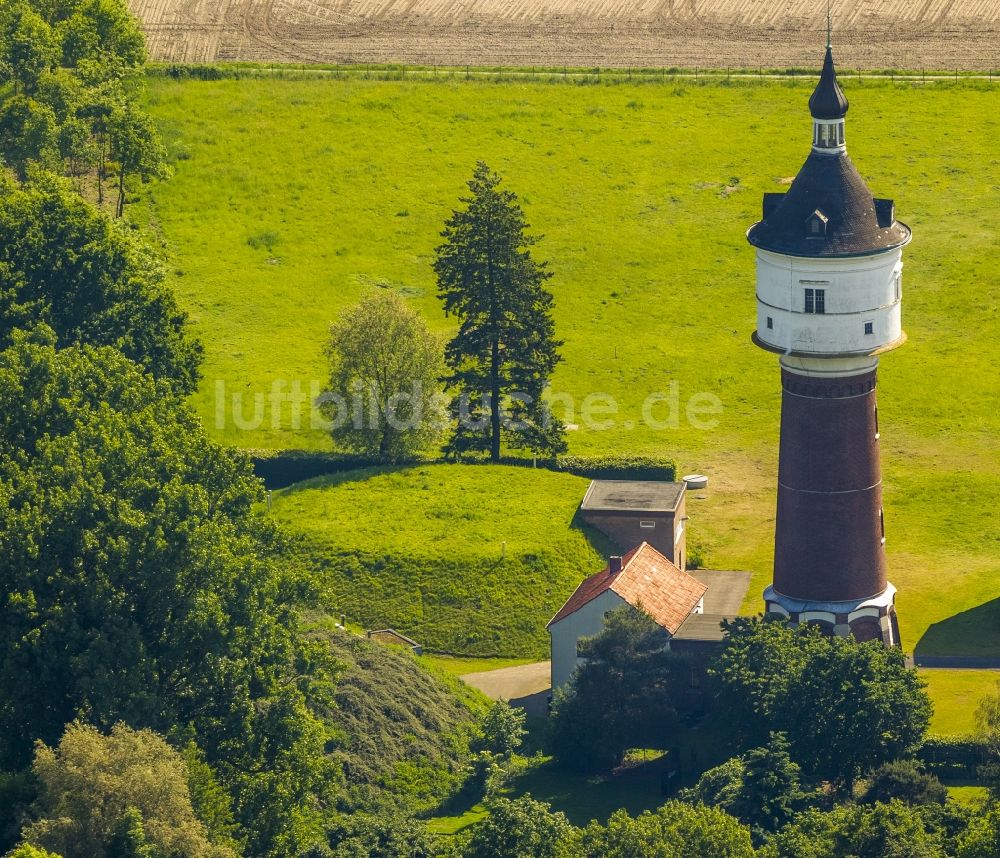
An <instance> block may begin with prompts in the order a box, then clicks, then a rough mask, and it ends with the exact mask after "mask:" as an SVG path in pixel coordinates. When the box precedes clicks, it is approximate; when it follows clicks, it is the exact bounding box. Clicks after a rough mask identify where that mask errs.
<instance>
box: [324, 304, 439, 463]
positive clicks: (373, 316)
mask: <svg viewBox="0 0 1000 858" xmlns="http://www.w3.org/2000/svg"><path fill="white" fill-rule="evenodd" d="M327 354H328V355H329V358H330V380H329V383H328V384H327V388H326V390H324V391H323V394H322V397H323V411H324V413H325V414H326V416H327V417H328V419H329V420H330V422H331V433H332V435H333V440H334V442H335V443H336V444H338V445H339V446H342V447H346V448H347V449H348V450H351V451H353V452H356V453H359V454H361V455H365V456H371V457H373V458H374V459H376V460H377V461H380V462H399V461H404V460H406V459H408V458H410V457H411V456H413V455H414V454H415V453H418V452H419V451H420V450H423V449H425V448H427V447H428V446H430V445H431V444H432V443H433V442H434V441H435V440H436V439H437V437H438V436H439V435H440V433H441V430H442V428H443V422H444V413H443V409H442V402H441V397H442V394H441V390H440V387H441V385H440V378H441V376H442V374H443V373H444V359H443V355H442V352H441V344H440V343H439V342H438V340H437V338H436V337H435V335H434V334H432V333H431V332H430V331H429V330H428V328H427V324H426V323H425V322H424V321H423V319H422V318H421V317H420V315H419V314H418V313H417V312H416V311H415V310H413V309H412V308H411V307H409V306H408V305H407V304H406V303H405V302H404V301H403V299H402V298H400V297H399V296H398V295H396V294H394V293H392V292H387V291H384V290H380V291H378V292H370V293H368V294H366V295H365V296H364V297H363V298H362V299H361V301H360V302H359V303H358V304H356V305H355V306H353V307H350V308H349V309H347V310H345V311H344V312H343V313H342V314H341V315H340V318H339V319H338V320H337V321H336V322H334V324H333V325H332V326H331V328H330V341H329V344H328V346H327Z"/></svg>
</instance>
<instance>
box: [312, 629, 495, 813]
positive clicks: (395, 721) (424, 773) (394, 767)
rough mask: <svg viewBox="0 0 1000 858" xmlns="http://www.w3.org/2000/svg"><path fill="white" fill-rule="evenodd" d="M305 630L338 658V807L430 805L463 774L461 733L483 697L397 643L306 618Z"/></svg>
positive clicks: (474, 719)
mask: <svg viewBox="0 0 1000 858" xmlns="http://www.w3.org/2000/svg"><path fill="white" fill-rule="evenodd" d="M311 626H312V629H311V631H310V633H309V634H310V636H312V637H314V638H321V639H322V640H325V641H327V642H328V643H329V645H330V648H331V650H332V651H333V653H334V655H335V656H336V658H337V659H338V661H340V663H341V664H343V665H344V668H345V670H344V673H343V675H342V676H341V677H340V679H339V680H338V683H337V693H336V702H337V715H336V721H337V726H338V728H339V733H340V741H339V742H338V744H337V747H336V749H335V750H334V751H333V753H334V755H335V756H336V757H337V759H338V760H339V761H340V763H341V764H342V766H343V771H344V779H345V783H346V788H347V796H346V801H345V805H346V807H345V809H347V810H351V809H359V808H360V809H371V808H373V807H377V806H385V805H386V804H397V805H405V806H406V807H407V808H408V809H409V810H412V811H420V810H424V809H427V808H430V807H434V806H436V805H437V804H438V803H439V802H440V801H441V800H443V799H445V798H447V796H448V795H449V794H450V793H451V792H452V791H454V790H455V789H456V788H457V787H458V786H459V785H460V783H461V780H462V777H463V764H464V763H465V762H466V760H467V758H468V747H469V739H470V737H471V736H472V733H473V730H474V728H475V725H476V724H477V723H478V720H479V718H480V717H481V716H482V714H483V713H484V712H485V710H486V707H487V705H488V701H486V700H485V698H483V697H482V696H481V695H479V694H478V693H477V692H475V691H473V690H472V689H470V688H469V687H468V686H466V685H464V684H463V683H461V682H459V681H458V680H456V679H454V678H453V677H450V676H448V675H446V674H444V673H442V672H440V671H436V670H433V669H430V670H428V668H426V667H425V666H423V665H421V664H418V663H417V661H416V659H415V657H414V656H413V655H411V654H410V653H409V652H408V651H406V650H404V649H398V648H395V647H388V646H384V645H382V644H376V643H371V642H369V641H368V640H366V639H364V638H361V637H358V636H357V635H354V634H351V633H349V632H344V631H340V630H337V629H335V628H333V623H332V621H331V620H329V619H327V618H323V617H319V618H313V620H312V622H311Z"/></svg>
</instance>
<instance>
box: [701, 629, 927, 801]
mask: <svg viewBox="0 0 1000 858" xmlns="http://www.w3.org/2000/svg"><path fill="white" fill-rule="evenodd" d="M713 673H714V674H715V675H716V677H717V678H718V680H719V682H720V695H719V700H718V705H719V706H720V707H721V708H722V710H723V711H725V712H727V713H728V717H730V718H731V719H732V724H733V727H734V729H735V730H736V731H737V732H738V733H741V734H742V735H744V736H746V737H747V738H748V739H749V740H751V741H753V740H755V739H757V738H758V737H764V736H766V735H767V733H768V732H769V731H781V732H783V733H785V734H786V735H787V736H788V740H789V742H790V744H791V751H792V757H793V759H795V760H796V761H800V762H801V764H802V765H803V767H805V769H806V771H808V772H809V773H810V774H814V775H816V776H819V777H823V778H828V779H830V780H834V781H837V782H839V783H841V784H846V785H848V786H849V785H850V784H852V783H853V781H854V779H855V778H856V777H857V776H858V775H859V774H861V773H862V772H864V771H867V770H870V769H872V768H875V767H877V766H879V765H881V764H882V763H884V762H888V761H890V760H893V759H898V758H900V757H903V756H905V755H907V754H909V753H911V752H913V751H915V750H916V749H917V747H919V745H920V743H921V740H922V739H923V736H924V733H925V732H926V731H927V724H928V721H929V719H930V701H929V700H928V698H927V694H926V692H925V691H924V689H923V684H922V682H921V680H920V678H919V675H918V674H917V673H916V671H914V670H911V669H908V668H907V667H906V664H905V659H904V656H903V653H902V652H900V651H899V650H897V649H893V648H886V647H883V646H880V645H873V644H859V643H856V642H855V641H853V640H851V639H848V638H840V637H825V636H823V635H822V634H821V633H820V632H819V630H818V629H816V628H815V627H811V626H801V627H798V628H795V627H791V626H788V625H786V624H785V623H784V622H783V621H779V620H771V619H767V620H761V619H760V618H753V619H751V618H740V619H737V620H735V621H733V622H731V623H728V624H727V626H726V640H725V644H724V647H723V650H722V653H721V654H720V656H719V658H718V659H717V661H716V664H715V666H714V667H713Z"/></svg>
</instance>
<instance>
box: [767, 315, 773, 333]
mask: <svg viewBox="0 0 1000 858" xmlns="http://www.w3.org/2000/svg"><path fill="white" fill-rule="evenodd" d="M767 329H768V330H769V331H771V330H774V319H772V318H771V317H770V316H768V317H767Z"/></svg>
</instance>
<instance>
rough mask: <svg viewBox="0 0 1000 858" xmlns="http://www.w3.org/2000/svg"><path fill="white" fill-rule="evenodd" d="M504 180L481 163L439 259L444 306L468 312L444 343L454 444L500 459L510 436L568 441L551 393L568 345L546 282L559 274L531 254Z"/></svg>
mask: <svg viewBox="0 0 1000 858" xmlns="http://www.w3.org/2000/svg"><path fill="white" fill-rule="evenodd" d="M500 181H501V180H500V176H498V175H497V174H496V173H494V172H493V171H492V170H490V168H489V167H487V166H486V164H484V163H483V162H482V161H480V162H479V163H478V164H477V165H476V169H475V171H474V173H473V176H472V179H471V180H470V181H469V190H470V191H471V196H469V197H463V198H462V202H464V203H466V208H465V209H462V210H460V211H456V212H454V213H453V214H452V216H451V217H450V218H449V219H448V221H447V223H446V224H445V229H444V232H442V233H441V235H442V237H443V238H444V240H445V241H444V244H442V245H441V246H440V247H438V248H437V258H436V259H435V262H434V270H435V272H436V273H437V278H438V290H439V295H440V297H441V298H442V299H443V300H444V308H445V312H446V313H447V314H448V315H449V316H457V317H458V319H459V329H458V333H457V334H456V335H455V338H454V339H453V340H452V341H451V342H450V343H449V344H448V346H447V348H446V350H445V358H446V360H447V363H448V366H449V368H450V371H451V372H450V375H449V376H448V377H447V378H446V382H447V383H448V385H449V387H450V388H451V389H452V390H453V391H454V392H455V394H456V396H455V399H454V402H453V405H452V408H453V416H454V418H455V419H456V421H457V426H456V429H455V432H454V434H453V435H452V438H451V440H450V442H449V443H448V446H447V447H446V451H447V452H450V453H453V454H456V455H458V454H461V453H465V452H468V451H488V452H489V454H490V457H491V458H492V460H493V461H499V459H500V450H501V445H502V443H504V442H505V443H506V444H507V445H508V446H510V447H512V448H518V449H528V450H531V451H533V452H537V453H560V452H563V451H564V450H565V446H566V445H565V441H564V439H563V431H564V429H563V426H562V424H561V423H560V422H558V421H557V420H555V419H554V418H553V417H552V415H551V414H549V413H548V411H547V409H546V407H545V403H544V401H543V396H542V394H543V392H544V390H545V387H546V385H547V384H548V381H549V378H550V376H551V375H552V371H553V370H554V369H555V366H556V364H557V363H558V362H559V360H560V357H559V354H558V348H559V346H561V345H562V343H561V342H560V341H559V340H557V339H556V338H555V326H554V324H553V321H552V295H551V294H550V293H549V292H548V291H546V289H545V288H544V283H545V281H546V280H548V279H549V277H551V273H550V272H549V271H547V270H546V268H545V264H544V263H540V262H536V261H535V259H534V258H532V256H531V251H530V248H531V246H532V245H533V244H535V242H536V240H537V239H536V238H535V237H533V236H530V235H527V234H526V232H525V230H526V229H527V223H526V222H525V219H524V212H522V211H521V207H520V205H519V204H518V201H517V197H516V195H515V194H514V193H512V192H511V191H507V190H501V189H500V187H499V186H500Z"/></svg>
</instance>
